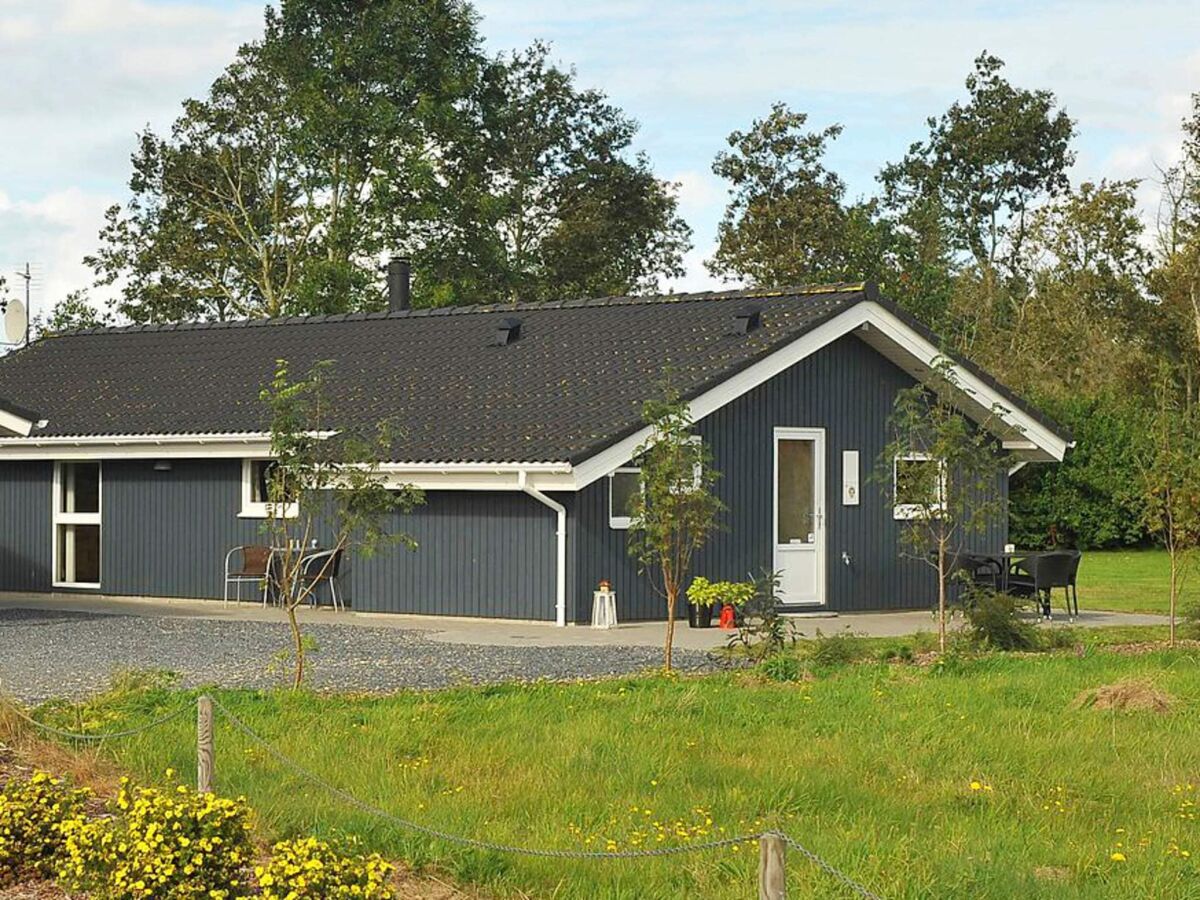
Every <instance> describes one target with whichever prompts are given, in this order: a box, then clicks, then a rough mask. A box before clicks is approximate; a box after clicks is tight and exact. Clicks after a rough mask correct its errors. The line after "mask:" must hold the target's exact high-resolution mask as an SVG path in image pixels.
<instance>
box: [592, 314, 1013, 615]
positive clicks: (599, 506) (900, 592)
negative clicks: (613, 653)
mask: <svg viewBox="0 0 1200 900" xmlns="http://www.w3.org/2000/svg"><path fill="white" fill-rule="evenodd" d="M913 383H914V381H913V378H912V377H911V376H910V375H908V374H906V373H905V372H903V371H902V370H900V369H899V368H898V367H896V366H895V365H894V364H892V363H891V362H889V361H888V360H887V359H886V358H884V357H883V356H881V355H880V354H879V353H877V352H876V351H875V350H873V349H871V348H870V347H868V346H867V345H866V344H864V343H863V342H862V341H860V340H859V339H858V338H856V337H853V336H847V337H844V338H842V339H840V340H838V341H836V342H834V343H833V344H830V345H829V346H828V347H826V348H824V349H823V350H821V351H819V352H817V353H815V354H813V355H812V356H810V357H809V358H807V359H805V360H802V361H801V362H799V363H797V364H796V365H795V366H792V367H791V368H790V369H788V370H787V371H785V372H782V373H780V374H779V375H778V376H776V377H775V378H773V379H771V380H770V381H769V382H767V383H765V384H762V385H760V386H759V387H757V388H755V389H754V390H752V391H750V392H748V393H746V394H744V395H743V396H742V397H740V398H738V399H737V400H735V401H734V402H732V403H730V404H729V405H727V406H725V407H723V408H722V409H719V410H717V411H716V412H714V413H713V414H712V415H710V416H708V417H706V418H705V419H703V420H701V421H700V422H698V423H697V431H698V432H699V433H700V434H701V435H702V436H703V438H704V440H705V441H706V442H707V443H708V445H709V448H710V450H711V452H712V454H713V465H714V467H715V468H716V470H717V471H719V472H720V473H721V475H722V477H721V479H720V481H719V482H718V484H717V487H716V490H717V493H718V494H719V495H720V497H721V499H722V500H723V501H724V502H725V504H726V505H727V506H728V511H727V512H726V513H725V515H724V524H725V530H723V531H722V532H719V533H718V534H716V535H715V536H714V537H713V538H712V539H711V540H710V541H709V543H708V545H707V546H706V547H705V549H704V550H703V551H702V552H701V553H700V554H699V556H698V557H697V559H696V561H695V566H694V573H695V574H702V575H705V576H707V577H709V578H712V579H730V580H741V579H745V578H746V577H747V576H748V575H750V574H752V573H758V572H762V571H763V570H766V569H770V568H771V566H772V565H773V561H772V558H773V540H774V531H773V523H772V520H771V518H772V515H773V493H772V492H773V489H774V486H773V481H774V429H775V428H777V427H795V428H805V427H807V428H824V429H825V513H826V523H827V528H826V547H825V551H826V579H827V580H826V600H827V604H828V608H829V609H831V610H839V611H850V610H867V609H897V608H922V607H926V606H928V604H929V603H930V600H931V597H933V596H934V594H933V593H932V592H933V589H934V584H935V581H934V579H933V576H932V574H931V570H930V569H929V567H928V566H926V565H924V564H923V563H920V562H918V561H915V560H912V559H907V558H904V556H903V554H902V549H903V548H902V543H901V528H902V524H901V523H899V522H897V521H895V519H894V518H893V516H892V510H891V505H890V503H889V501H888V499H887V496H886V489H885V486H884V485H883V484H881V483H876V482H874V481H873V480H872V479H871V478H870V476H871V474H872V472H873V470H874V468H875V466H876V461H877V459H878V457H879V454H880V453H881V452H882V450H883V447H884V445H885V444H886V443H887V428H886V423H887V418H888V415H889V414H890V412H891V409H892V404H893V403H894V401H895V397H896V394H897V392H899V391H900V390H903V389H904V388H907V387H909V386H911V385H912V384H913ZM843 450H857V451H859V454H860V458H859V467H860V485H861V490H860V499H861V502H860V504H859V505H858V506H843V505H842V503H841V484H842V473H841V464H842V462H841V458H842V451H843ZM1002 481H1003V484H1001V485H1000V489H1001V490H1007V479H1006V478H1005V479H1002ZM577 504H578V506H577V512H576V515H575V516H574V517H573V520H572V522H571V526H572V528H571V531H572V534H573V536H577V546H576V550H575V553H576V558H575V560H574V570H573V572H574V578H573V582H572V586H573V589H574V593H575V597H574V598H573V601H574V602H573V604H572V608H573V610H574V612H575V616H576V620H577V621H583V620H585V619H586V617H587V616H588V615H590V605H591V592H592V591H593V590H594V588H595V586H596V584H597V582H598V581H599V580H600V579H601V578H607V579H609V580H610V581H612V583H613V587H614V589H615V590H616V591H617V608H618V614H619V615H620V616H622V617H623V618H625V619H629V620H634V619H650V618H661V617H662V616H663V615H664V613H663V602H662V600H661V599H660V598H658V597H657V596H655V595H654V594H653V593H652V591H651V590H650V588H649V585H648V582H647V580H646V578H645V576H642V575H639V574H638V573H637V568H636V566H635V564H634V563H633V562H632V561H631V560H630V558H629V556H628V553H627V552H626V543H625V541H626V533H625V532H624V531H618V530H613V529H611V528H609V525H608V479H607V478H602V479H600V480H599V481H597V482H595V483H594V484H592V485H590V486H588V487H587V488H586V489H585V490H583V491H581V492H580V494H579V497H578V501H577ZM1006 534H1007V521H1006V520H1001V521H997V522H996V523H995V525H994V527H993V528H991V529H990V530H989V533H988V534H986V535H983V536H981V537H980V538H979V540H978V542H977V543H978V544H979V545H980V546H981V547H985V548H988V549H992V550H1000V549H1002V547H1003V544H1004V542H1005V535H1006ZM843 552H845V553H846V554H847V555H848V556H849V558H850V564H849V565H846V564H845V563H844V562H843V561H842V554H843Z"/></svg>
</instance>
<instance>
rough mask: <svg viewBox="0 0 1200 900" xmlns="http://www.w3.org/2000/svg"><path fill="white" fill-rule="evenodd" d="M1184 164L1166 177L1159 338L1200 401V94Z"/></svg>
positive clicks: (1154, 277)
mask: <svg viewBox="0 0 1200 900" xmlns="http://www.w3.org/2000/svg"><path fill="white" fill-rule="evenodd" d="M1183 132H1184V142H1183V153H1182V158H1181V159H1180V161H1179V163H1178V164H1177V165H1175V166H1173V167H1171V168H1169V169H1167V170H1165V171H1164V172H1162V201H1161V204H1160V207H1159V217H1158V232H1157V235H1156V237H1157V240H1156V246H1155V265H1154V270H1153V272H1152V274H1151V279H1150V283H1151V287H1152V290H1153V292H1154V294H1155V296H1156V297H1157V298H1158V301H1159V306H1158V313H1159V315H1158V318H1157V321H1156V323H1155V324H1156V326H1157V327H1156V329H1155V339H1156V341H1157V342H1158V343H1160V344H1161V345H1162V348H1163V350H1164V351H1165V352H1166V353H1167V354H1169V356H1170V358H1171V360H1172V362H1173V364H1174V365H1175V367H1176V369H1177V373H1178V374H1177V377H1178V379H1179V381H1180V384H1181V386H1182V388H1183V390H1184V392H1185V402H1186V403H1187V404H1188V405H1191V404H1193V403H1196V402H1200V93H1195V94H1193V95H1192V109H1191V113H1190V115H1189V116H1188V117H1187V118H1185V119H1184V121H1183Z"/></svg>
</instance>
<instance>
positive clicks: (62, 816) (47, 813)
mask: <svg viewBox="0 0 1200 900" xmlns="http://www.w3.org/2000/svg"><path fill="white" fill-rule="evenodd" d="M90 796H91V792H90V791H88V790H86V789H82V788H80V789H73V788H71V787H69V786H68V785H67V784H66V782H65V781H64V780H63V779H61V778H55V777H52V776H50V775H48V774H46V773H45V772H34V773H33V774H32V775H30V776H29V777H28V778H13V779H11V780H10V781H9V782H8V783H7V784H5V785H4V788H3V790H0V884H3V883H4V882H5V881H10V880H13V879H15V878H16V877H18V876H19V874H20V873H21V872H22V871H23V870H31V871H33V872H36V873H38V874H39V875H43V876H46V875H51V874H53V872H54V869H55V866H56V864H57V860H58V857H59V855H60V854H61V852H62V849H63V836H62V833H61V826H62V824H63V823H64V822H66V821H69V820H71V819H74V818H75V817H77V816H78V815H79V814H80V812H81V811H82V810H83V807H84V804H85V803H86V802H87V800H88V798H89V797H90Z"/></svg>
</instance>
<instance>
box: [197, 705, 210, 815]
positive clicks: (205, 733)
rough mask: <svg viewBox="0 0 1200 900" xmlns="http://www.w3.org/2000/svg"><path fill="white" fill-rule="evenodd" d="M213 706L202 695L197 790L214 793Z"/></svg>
mask: <svg viewBox="0 0 1200 900" xmlns="http://www.w3.org/2000/svg"><path fill="white" fill-rule="evenodd" d="M213 762H214V758H213V705H212V698H211V697H209V696H207V695H202V696H201V697H199V698H198V699H197V700H196V790H197V791H199V792H200V793H202V794H207V793H210V792H211V791H212V784H213Z"/></svg>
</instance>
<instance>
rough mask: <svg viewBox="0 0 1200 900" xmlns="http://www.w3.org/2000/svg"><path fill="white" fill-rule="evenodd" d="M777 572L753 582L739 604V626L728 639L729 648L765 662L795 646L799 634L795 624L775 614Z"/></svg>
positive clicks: (778, 575)
mask: <svg viewBox="0 0 1200 900" xmlns="http://www.w3.org/2000/svg"><path fill="white" fill-rule="evenodd" d="M780 577H781V576H780V574H779V573H778V572H768V573H764V574H763V575H761V576H759V577H758V578H756V579H754V581H753V582H752V584H753V591H751V592H749V598H748V599H747V600H746V601H745V602H744V603H743V604H742V616H741V622H740V623H739V625H738V630H737V632H736V633H735V634H734V635H733V636H731V637H730V638H729V645H728V646H729V647H730V648H731V649H732V648H733V647H734V646H735V645H741V647H742V649H743V650H745V651H746V652H747V653H748V654H749V655H750V656H752V657H755V658H757V659H766V658H767V657H769V656H773V655H775V654H776V653H780V652H781V651H783V650H785V649H787V648H788V647H791V646H793V645H795V643H796V638H797V637H798V636H799V632H798V631H797V630H796V624H795V623H794V622H793V621H792V620H791V619H789V618H787V617H786V616H785V615H783V614H782V613H781V612H780V611H779V599H778V597H779V579H780Z"/></svg>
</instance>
